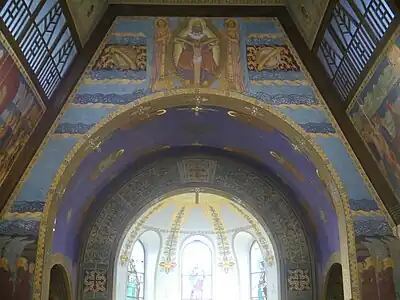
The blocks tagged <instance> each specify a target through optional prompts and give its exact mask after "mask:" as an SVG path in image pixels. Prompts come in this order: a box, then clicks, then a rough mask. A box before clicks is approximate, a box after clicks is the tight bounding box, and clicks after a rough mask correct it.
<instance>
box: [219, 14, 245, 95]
mask: <svg viewBox="0 0 400 300" xmlns="http://www.w3.org/2000/svg"><path fill="white" fill-rule="evenodd" d="M224 25H225V38H226V41H227V47H228V49H227V62H226V73H227V74H226V80H227V82H228V86H227V88H228V89H229V90H235V91H240V92H242V91H246V86H245V84H244V72H243V66H242V60H241V51H240V38H239V25H238V22H237V21H236V20H234V19H227V20H225V22H224Z"/></svg>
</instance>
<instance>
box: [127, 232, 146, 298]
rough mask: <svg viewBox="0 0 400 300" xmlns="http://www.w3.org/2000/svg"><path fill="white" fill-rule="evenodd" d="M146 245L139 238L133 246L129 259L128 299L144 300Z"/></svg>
mask: <svg viewBox="0 0 400 300" xmlns="http://www.w3.org/2000/svg"><path fill="white" fill-rule="evenodd" d="M144 268H145V257H144V247H143V244H142V242H140V241H139V240H138V241H136V243H135V244H134V246H133V250H132V255H131V257H130V259H129V261H128V282H127V290H126V300H139V299H141V300H143V295H144V278H145V269H144Z"/></svg>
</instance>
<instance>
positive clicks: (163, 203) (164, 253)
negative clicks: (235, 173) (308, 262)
mask: <svg viewBox="0 0 400 300" xmlns="http://www.w3.org/2000/svg"><path fill="white" fill-rule="evenodd" d="M243 230H246V232H243ZM121 240H122V242H121V243H120V247H119V248H118V249H117V251H116V252H117V254H116V259H115V264H114V278H113V280H114V285H113V286H114V287H113V294H114V295H116V298H114V299H122V298H124V299H128V298H127V297H126V294H127V293H126V278H127V274H126V273H127V272H126V271H127V267H128V264H127V262H128V260H129V258H131V257H132V254H133V252H135V247H136V246H137V244H138V243H140V244H143V245H144V248H145V251H146V264H145V273H146V276H145V299H153V298H154V297H155V299H176V298H179V297H180V298H181V299H189V296H190V295H189V294H190V292H191V291H192V292H193V290H194V289H200V288H201V289H202V290H203V289H204V291H202V292H204V294H203V299H207V297H206V294H208V296H210V294H211V295H212V299H219V298H223V297H229V298H230V299H247V298H248V297H249V288H250V286H249V282H250V265H249V262H250V251H251V249H250V248H251V245H252V243H253V242H254V241H255V240H257V242H258V243H259V245H262V246H261V247H260V251H261V253H260V257H258V259H260V258H263V260H265V261H269V262H272V261H273V263H270V265H271V266H272V265H273V266H275V270H274V272H275V273H276V274H275V275H274V276H273V277H274V280H275V281H277V280H278V271H277V269H276V267H277V264H278V263H279V256H277V255H275V254H274V253H275V252H274V250H273V245H272V243H271V241H270V238H269V236H268V234H267V233H266V232H265V231H264V229H263V227H262V225H261V224H259V223H258V221H257V220H256V219H255V218H254V217H253V216H252V215H251V214H250V213H249V212H247V211H245V209H244V208H243V209H240V208H239V206H237V205H236V204H235V203H234V202H233V201H232V200H230V199H228V198H226V197H224V196H221V195H217V194H213V193H207V192H205V191H204V190H203V188H201V189H200V188H196V189H195V190H193V189H186V191H182V190H181V191H180V192H179V191H177V194H176V193H173V194H172V195H170V196H165V197H163V199H162V200H160V201H159V202H158V203H156V204H154V205H153V206H150V207H149V208H147V209H145V210H144V211H143V213H142V215H141V216H140V217H138V218H136V220H135V222H134V223H133V224H131V225H129V228H128V229H127V230H126V231H125V233H124V234H123V235H122V238H121ZM160 241H161V244H160ZM246 241H247V242H246ZM196 243H200V246H205V247H206V248H207V249H208V250H207V249H206V250H207V251H209V254H210V255H209V258H208V259H206V261H205V262H203V263H201V259H202V257H203V258H204V257H206V256H207V255H205V254H204V253H203V254H202V253H197V254H196V251H195V250H196V249H194V250H193V249H192V250H190V249H189V248H190V247H191V246H190V247H189V246H188V245H189V244H190V245H192V244H196ZM188 247H189V248H188ZM194 248H198V247H194ZM200 248H201V247H200ZM203 248H204V247H203ZM207 251H206V252H207ZM139 252H140V251H139ZM152 257H153V258H152ZM204 259H205V258H204ZM204 259H203V260H204ZM204 264H210V268H208V270H206V269H207V268H206V269H204V270H203V268H202V267H201V266H203V265H204ZM201 270H203V271H204V276H202V273H201ZM271 271H273V270H271ZM195 274H197V275H195ZM196 277H197V280H198V281H199V283H198V284H197V283H196V280H195V278H196ZM202 277H204V278H202ZM242 277H243V278H242ZM188 279H190V280H189V281H188ZM193 282H194V283H193ZM271 283H272V284H273V285H274V286H275V288H277V287H278V284H277V282H275V283H273V282H271ZM149 284H150V285H151V286H149ZM192 284H193V286H192ZM155 287H156V288H155ZM154 288H155V289H154ZM152 289H154V294H153V293H152ZM240 291H243V292H245V293H246V294H245V295H241V294H240ZM149 293H150V294H149ZM194 293H195V292H194ZM274 298H276V299H278V293H277V291H275V296H274ZM268 299H269V298H268Z"/></svg>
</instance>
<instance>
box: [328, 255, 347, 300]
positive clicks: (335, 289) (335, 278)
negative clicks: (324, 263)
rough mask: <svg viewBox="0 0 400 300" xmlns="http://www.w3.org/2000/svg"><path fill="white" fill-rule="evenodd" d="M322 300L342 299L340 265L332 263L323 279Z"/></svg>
mask: <svg viewBox="0 0 400 300" xmlns="http://www.w3.org/2000/svg"><path fill="white" fill-rule="evenodd" d="M325 281H326V282H325V291H324V298H323V299H324V300H344V292H343V274H342V266H341V265H340V264H339V263H334V264H333V265H332V266H331V267H330V269H329V271H328V274H327V276H326V279H325Z"/></svg>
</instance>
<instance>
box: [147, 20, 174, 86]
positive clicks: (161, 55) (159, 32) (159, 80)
mask: <svg viewBox="0 0 400 300" xmlns="http://www.w3.org/2000/svg"><path fill="white" fill-rule="evenodd" d="M154 28H155V32H154V37H155V38H154V46H153V47H154V48H153V53H154V55H153V62H152V67H151V76H152V77H151V83H150V84H151V88H152V90H153V91H160V90H164V89H168V88H172V87H173V83H172V81H171V80H170V78H168V76H167V75H168V72H167V68H166V53H167V44H168V42H169V40H170V36H171V34H170V30H169V24H168V19H167V18H157V19H156V21H155V24H154Z"/></svg>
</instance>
